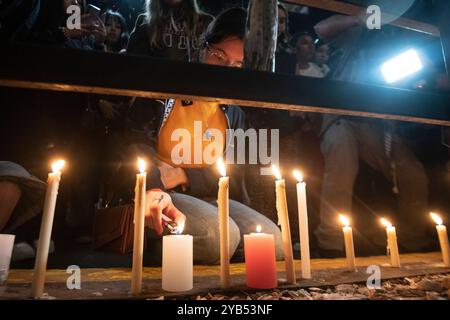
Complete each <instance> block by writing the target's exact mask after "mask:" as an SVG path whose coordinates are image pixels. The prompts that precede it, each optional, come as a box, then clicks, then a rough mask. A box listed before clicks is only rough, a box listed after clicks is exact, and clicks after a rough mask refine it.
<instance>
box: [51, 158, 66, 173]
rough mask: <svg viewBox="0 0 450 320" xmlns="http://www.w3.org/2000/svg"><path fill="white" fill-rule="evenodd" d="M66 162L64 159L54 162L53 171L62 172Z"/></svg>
mask: <svg viewBox="0 0 450 320" xmlns="http://www.w3.org/2000/svg"><path fill="white" fill-rule="evenodd" d="M65 164H66V162H65V161H64V160H58V161H55V162H53V163H52V170H53V173H57V172H60V171H61V169H62V168H63V167H64V165H65Z"/></svg>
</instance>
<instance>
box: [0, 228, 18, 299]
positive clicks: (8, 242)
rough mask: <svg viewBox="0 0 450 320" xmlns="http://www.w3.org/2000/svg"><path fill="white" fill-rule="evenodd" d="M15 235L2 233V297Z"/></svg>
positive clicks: (0, 252) (0, 238)
mask: <svg viewBox="0 0 450 320" xmlns="http://www.w3.org/2000/svg"><path fill="white" fill-rule="evenodd" d="M14 239H15V235H13V234H0V297H1V295H2V294H3V292H4V290H5V288H6V281H7V280H8V274H9V264H10V262H11V255H12V251H13V248H14Z"/></svg>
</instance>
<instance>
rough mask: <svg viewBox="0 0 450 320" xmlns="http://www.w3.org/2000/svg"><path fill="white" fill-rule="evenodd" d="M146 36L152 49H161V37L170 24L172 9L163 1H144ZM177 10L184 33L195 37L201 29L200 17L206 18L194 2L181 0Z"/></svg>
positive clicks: (194, 0) (193, 0)
mask: <svg viewBox="0 0 450 320" xmlns="http://www.w3.org/2000/svg"><path fill="white" fill-rule="evenodd" d="M146 9H147V21H148V34H149V38H150V45H151V46H152V48H157V49H160V48H162V47H163V44H162V36H163V34H164V29H165V28H166V26H167V24H168V23H170V19H171V14H172V8H171V7H170V6H169V5H167V4H166V3H164V0H146ZM177 10H179V12H180V13H181V14H182V17H183V21H184V26H185V28H186V33H187V35H188V36H189V37H196V36H198V35H199V33H201V32H202V31H203V30H202V29H201V26H200V25H201V17H202V16H206V14H204V13H203V12H201V11H200V9H199V7H198V5H197V1H196V0H182V1H181V3H180V4H179V6H178V7H177Z"/></svg>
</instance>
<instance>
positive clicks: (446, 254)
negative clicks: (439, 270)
mask: <svg viewBox="0 0 450 320" xmlns="http://www.w3.org/2000/svg"><path fill="white" fill-rule="evenodd" d="M430 215H431V217H432V218H433V220H434V222H436V230H437V233H438V237H439V244H440V245H441V251H442V258H443V260H444V264H445V266H446V267H450V249H449V244H448V235H447V227H446V226H444V225H443V224H442V223H443V221H442V219H441V217H440V216H439V215H437V214H435V213H433V212H431V213H430Z"/></svg>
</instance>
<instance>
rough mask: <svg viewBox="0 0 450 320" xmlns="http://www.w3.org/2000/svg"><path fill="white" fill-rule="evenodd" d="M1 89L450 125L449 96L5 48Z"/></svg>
mask: <svg viewBox="0 0 450 320" xmlns="http://www.w3.org/2000/svg"><path fill="white" fill-rule="evenodd" d="M0 85H2V86H10V87H20V88H30V89H45V90H60V91H74V92H89V93H100V94H111V95H125V96H137V97H147V98H169V97H172V98H182V99H191V100H194V99H197V100H207V101H218V102H220V103H228V104H238V105H241V106H252V107H263V108H272V109H284V110H296V111H307V112H322V113H333V114H341V115H354V116H366V117H374V118H382V119H392V120H401V121H412V122H420V123H428V124H436V125H449V126H450V96H449V95H443V94H442V95H441V94H432V93H422V92H417V91H413V90H404V89H396V88H390V87H383V86H372V85H364V84H354V83H346V82H339V81H330V80H324V79H312V78H304V77H297V76H290V75H283V74H275V73H269V72H259V71H249V70H241V69H235V68H223V67H217V66H211V65H202V64H195V63H185V62H179V61H169V60H165V59H153V58H148V57H144V56H136V55H119V54H111V53H103V52H94V51H83V50H70V49H63V48H55V47H41V46H30V45H14V46H9V47H8V46H7V47H4V48H3V49H2V50H0Z"/></svg>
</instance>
